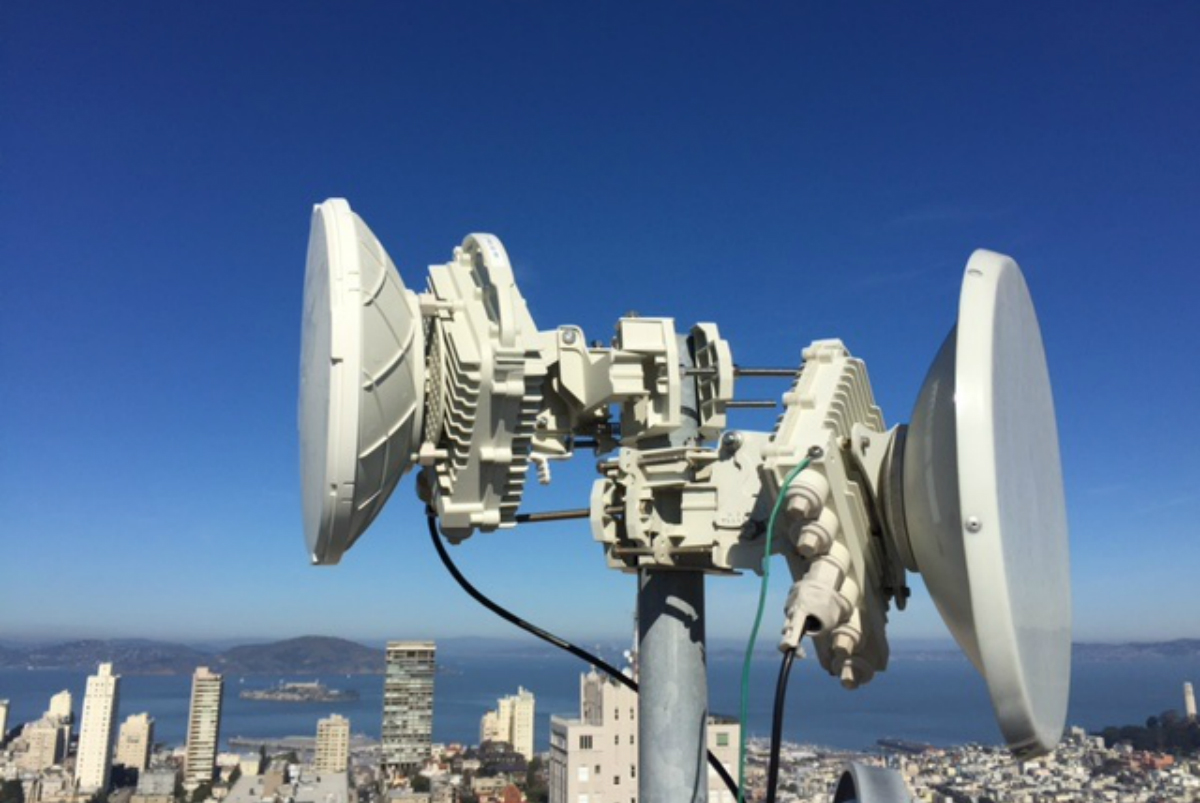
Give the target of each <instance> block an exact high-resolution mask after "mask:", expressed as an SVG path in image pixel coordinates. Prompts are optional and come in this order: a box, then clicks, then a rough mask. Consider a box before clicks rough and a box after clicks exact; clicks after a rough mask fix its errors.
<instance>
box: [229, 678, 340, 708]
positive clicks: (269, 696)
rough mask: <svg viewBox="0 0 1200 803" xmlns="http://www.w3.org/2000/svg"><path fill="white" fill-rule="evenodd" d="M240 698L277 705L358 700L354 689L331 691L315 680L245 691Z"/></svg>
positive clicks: (281, 682)
mask: <svg viewBox="0 0 1200 803" xmlns="http://www.w3.org/2000/svg"><path fill="white" fill-rule="evenodd" d="M238 697H240V698H242V699H243V700H268V701H270V702H275V703H340V702H345V701H348V700H357V699H358V692H356V691H355V690H354V689H331V688H329V687H328V686H326V685H325V684H323V683H321V682H319V681H316V680H313V681H307V682H292V683H287V682H284V681H280V682H279V685H278V686H275V687H273V688H270V689H243V690H242V691H241V692H240V693H239V694H238Z"/></svg>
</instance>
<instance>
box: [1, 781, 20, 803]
mask: <svg viewBox="0 0 1200 803" xmlns="http://www.w3.org/2000/svg"><path fill="white" fill-rule="evenodd" d="M0 803H25V787H24V786H23V785H22V784H21V782H20V781H4V782H2V783H0Z"/></svg>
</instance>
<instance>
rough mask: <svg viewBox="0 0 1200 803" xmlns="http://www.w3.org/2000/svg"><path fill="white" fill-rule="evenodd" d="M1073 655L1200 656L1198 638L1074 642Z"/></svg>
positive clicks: (1134, 658)
mask: <svg viewBox="0 0 1200 803" xmlns="http://www.w3.org/2000/svg"><path fill="white" fill-rule="evenodd" d="M1074 655H1075V657H1076V658H1078V659H1080V660H1087V661H1143V660H1146V659H1148V658H1149V659H1162V658H1166V659H1171V660H1180V659H1194V658H1200V639H1194V638H1188V639H1176V640H1175V641H1148V642H1133V643H1129V644H1076V645H1075V653H1074Z"/></svg>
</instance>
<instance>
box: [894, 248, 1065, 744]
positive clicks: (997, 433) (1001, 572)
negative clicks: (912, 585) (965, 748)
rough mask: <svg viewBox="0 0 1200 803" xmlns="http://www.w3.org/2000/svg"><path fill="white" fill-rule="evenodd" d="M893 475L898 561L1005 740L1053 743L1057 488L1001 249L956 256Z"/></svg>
mask: <svg viewBox="0 0 1200 803" xmlns="http://www.w3.org/2000/svg"><path fill="white" fill-rule="evenodd" d="M903 475H904V476H903V486H904V507H905V515H904V519H905V520H906V522H907V530H908V542H909V546H910V548H911V554H910V555H909V556H907V558H908V559H910V560H911V561H912V562H913V563H914V564H915V565H910V566H909V568H912V569H917V570H918V571H920V573H921V575H922V576H923V577H924V579H925V583H926V585H927V586H928V588H929V591H930V594H931V596H932V597H933V600H934V602H935V603H936V605H937V607H938V610H939V612H940V613H941V614H942V617H943V618H944V619H945V621H946V624H947V625H948V626H949V628H950V630H951V632H952V633H953V635H954V637H955V639H956V640H957V641H958V643H959V645H960V646H961V647H962V649H963V651H964V652H965V653H966V654H967V656H968V657H969V658H970V659H971V661H972V662H973V663H974V664H975V666H976V668H977V669H978V670H979V671H980V673H981V674H982V675H983V676H984V678H985V679H986V680H987V685H988V690H989V692H990V694H991V698H992V705H993V706H994V708H995V710H996V716H997V719H998V721H999V723H1000V728H1001V731H1002V732H1003V733H1004V736H1005V739H1006V740H1007V741H1008V743H1009V747H1010V748H1011V749H1012V750H1013V751H1014V752H1015V753H1017V754H1018V755H1020V754H1022V753H1032V752H1038V753H1040V752H1044V751H1046V750H1049V749H1052V748H1053V746H1054V745H1055V744H1057V742H1058V739H1059V737H1060V736H1061V734H1062V730H1063V726H1064V724H1065V721H1066V710H1067V695H1068V690H1069V685H1070V667H1071V589H1070V577H1069V572H1068V556H1067V515H1066V502H1065V498H1064V495H1063V483H1062V473H1061V469H1060V462H1059V454H1058V432H1057V428H1056V425H1055V419H1054V400H1053V398H1052V396H1051V391H1050V378H1049V374H1048V372H1047V369H1046V358H1045V352H1044V351H1043V348H1042V337H1041V331H1040V329H1039V327H1038V322H1037V315H1036V313H1035V312H1034V308H1033V302H1032V301H1031V300H1030V297H1029V290H1028V289H1027V287H1026V285H1025V279H1024V277H1023V276H1022V274H1021V271H1020V269H1019V268H1018V267H1017V264H1016V263H1015V262H1014V261H1013V260H1012V259H1009V258H1008V257H1006V256H1003V255H1001V254H996V253H993V252H991V251H982V250H981V251H976V252H975V253H974V254H973V255H972V256H971V259H970V261H969V262H968V263H967V268H966V272H965V274H964V276H963V285H962V294H961V296H960V300H959V308H958V325H957V326H956V327H955V329H954V330H952V331H951V332H950V335H949V337H947V338H946V341H945V343H944V344H943V345H942V348H941V351H940V352H939V353H938V356H937V358H936V359H935V360H934V363H933V367H932V368H930V370H929V374H928V376H927V377H926V379H925V384H924V386H923V387H922V389H921V393H920V396H919V397H918V399H917V404H916V407H915V408H914V410H913V416H912V421H911V423H910V425H909V430H908V436H907V438H906V442H905V447H904V457H903ZM906 562H908V560H906Z"/></svg>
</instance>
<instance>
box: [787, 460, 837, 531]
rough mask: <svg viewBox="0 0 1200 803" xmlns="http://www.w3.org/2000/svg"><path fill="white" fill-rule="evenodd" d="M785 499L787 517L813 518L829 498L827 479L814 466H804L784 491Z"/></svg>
mask: <svg viewBox="0 0 1200 803" xmlns="http://www.w3.org/2000/svg"><path fill="white" fill-rule="evenodd" d="M784 497H785V498H786V500H787V514H788V518H790V519H793V520H797V519H801V520H802V519H815V518H816V517H817V516H818V515H820V513H821V508H822V507H824V506H825V500H826V499H828V498H829V480H827V479H826V478H825V475H824V474H823V473H821V472H820V471H817V470H816V469H815V468H806V469H804V470H803V471H801V472H800V474H799V476H797V477H796V479H794V480H792V484H791V485H790V486H788V488H787V490H786V491H784Z"/></svg>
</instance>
